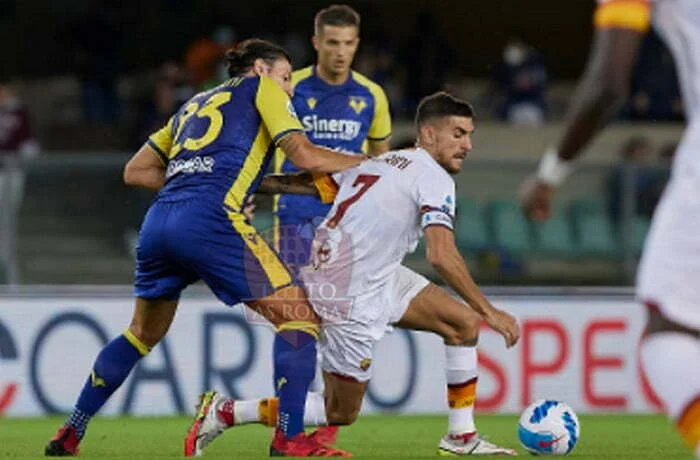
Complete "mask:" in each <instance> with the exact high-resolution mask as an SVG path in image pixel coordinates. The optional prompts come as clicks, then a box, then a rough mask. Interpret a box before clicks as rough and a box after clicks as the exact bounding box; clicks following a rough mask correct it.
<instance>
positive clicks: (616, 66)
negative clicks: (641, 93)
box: [521, 27, 644, 220]
mask: <svg viewBox="0 0 700 460" xmlns="http://www.w3.org/2000/svg"><path fill="white" fill-rule="evenodd" d="M643 37H644V34H643V33H642V32H640V31H637V30H634V29H626V28H617V27H615V28H604V29H597V30H596V32H595V36H594V41H593V50H592V52H591V56H590V57H589V60H588V64H587V65H586V70H585V74H584V77H583V79H582V81H581V83H580V84H579V86H578V88H577V90H576V92H575V94H574V97H573V100H572V102H571V106H570V107H569V113H568V115H567V118H566V127H565V129H564V135H563V136H562V138H561V141H560V142H559V145H558V147H557V149H556V151H555V152H549V153H548V154H546V155H545V157H544V158H543V159H542V163H541V164H540V169H539V172H538V174H537V176H536V177H533V178H529V179H528V180H527V181H526V182H525V183H524V184H523V188H522V190H521V203H522V207H523V210H524V211H525V212H526V214H527V215H528V216H530V217H531V218H534V219H536V220H545V219H547V218H549V217H550V215H551V202H552V199H553V196H554V193H555V191H556V188H557V187H558V186H559V185H560V184H561V183H562V182H563V181H564V179H565V178H566V176H567V175H568V173H569V171H570V169H571V165H570V164H569V162H570V161H572V160H574V159H575V158H577V157H578V156H579V155H580V154H581V153H582V152H583V148H584V147H585V146H586V145H587V144H588V143H589V142H590V141H591V139H593V137H594V136H595V135H596V134H597V133H598V131H599V130H600V129H601V128H602V127H603V125H604V123H605V122H606V121H608V120H609V119H610V118H611V117H612V116H613V115H614V114H615V112H616V111H617V109H618V108H619V107H620V105H621V104H622V103H623V102H624V100H625V98H626V96H627V93H628V91H629V80H630V75H631V72H632V67H633V66H634V63H635V61H636V58H637V52H638V50H639V46H640V44H641V41H642V38H643Z"/></svg>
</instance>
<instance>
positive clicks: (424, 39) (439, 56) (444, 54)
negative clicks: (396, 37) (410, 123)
mask: <svg viewBox="0 0 700 460" xmlns="http://www.w3.org/2000/svg"><path fill="white" fill-rule="evenodd" d="M416 21H417V22H416V26H415V27H414V28H413V35H412V36H410V37H409V38H408V39H407V41H406V43H405V45H404V47H403V50H402V52H401V54H400V55H401V62H402V63H403V67H404V68H405V69H406V97H407V103H406V107H405V112H404V113H405V114H411V113H413V112H414V111H415V108H416V106H417V105H418V101H420V100H421V98H423V97H424V96H425V95H426V94H432V93H434V92H436V91H439V90H440V89H442V85H443V82H444V81H445V77H446V76H447V75H448V74H449V73H450V72H451V71H452V68H453V67H454V62H455V61H454V56H455V53H454V50H453V48H452V46H451V45H450V43H449V42H448V41H447V40H445V39H444V38H443V37H442V36H441V35H440V30H439V29H438V26H437V22H436V21H435V17H434V16H433V14H432V13H431V12H428V11H423V12H421V13H420V14H418V16H417V18H416Z"/></svg>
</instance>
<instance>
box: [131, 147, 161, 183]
mask: <svg viewBox="0 0 700 460" xmlns="http://www.w3.org/2000/svg"><path fill="white" fill-rule="evenodd" d="M124 183H125V184H127V185H132V186H134V187H141V188H146V189H148V190H153V191H158V190H160V189H161V188H162V187H163V184H165V164H163V160H161V159H160V156H158V152H156V151H155V150H154V149H153V147H151V146H150V145H148V144H144V145H143V147H141V148H140V149H139V151H138V152H136V153H135V154H134V156H132V157H131V159H130V160H129V161H128V162H127V163H126V166H125V167H124Z"/></svg>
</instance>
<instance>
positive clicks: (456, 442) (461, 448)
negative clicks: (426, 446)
mask: <svg viewBox="0 0 700 460" xmlns="http://www.w3.org/2000/svg"><path fill="white" fill-rule="evenodd" d="M438 455H447V456H456V455H518V453H517V452H516V451H514V450H513V449H508V448H506V447H501V446H497V445H496V444H493V443H490V442H488V441H487V440H486V439H485V438H483V437H481V435H480V434H479V433H477V432H473V433H463V434H448V435H446V436H445V437H443V438H442V439H441V440H440V444H439V445H438Z"/></svg>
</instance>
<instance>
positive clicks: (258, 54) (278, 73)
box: [45, 40, 362, 457]
mask: <svg viewBox="0 0 700 460" xmlns="http://www.w3.org/2000/svg"><path fill="white" fill-rule="evenodd" d="M228 62H229V74H230V76H231V77H232V78H231V79H230V80H228V81H226V82H224V83H222V84H221V85H219V86H217V87H216V88H214V89H212V90H210V91H207V92H204V93H200V94H197V95H195V96H194V97H193V98H192V99H190V100H189V101H188V102H187V103H185V104H184V105H183V106H182V107H181V108H180V109H179V110H178V111H177V112H176V114H175V115H174V116H173V117H172V118H171V119H170V121H169V122H168V123H167V125H166V126H165V127H164V128H162V129H161V130H159V131H157V132H156V133H155V134H153V135H152V136H151V137H150V138H149V140H148V142H147V143H146V144H144V146H143V147H142V148H141V149H140V150H139V151H138V152H137V153H136V154H135V155H134V156H133V157H132V158H131V160H129V162H128V164H127V165H126V168H125V171H124V180H125V182H126V183H127V184H129V185H134V186H139V187H144V188H148V189H151V190H159V193H158V196H157V197H156V199H155V201H154V202H153V204H152V205H151V207H150V208H149V210H148V213H147V214H146V217H145V219H144V222H143V225H142V227H141V231H140V234H139V245H138V248H137V265H136V280H135V282H134V285H135V294H136V305H135V309H134V314H133V318H132V321H131V324H130V325H129V328H128V329H127V330H126V331H124V333H123V334H122V335H120V336H119V337H117V338H116V339H114V340H113V341H112V342H110V343H109V344H107V346H106V347H105V348H103V349H102V351H101V352H100V354H99V355H98V356H97V359H96V361H95V364H94V366H93V369H92V372H91V374H90V376H89V377H88V379H87V381H86V382H85V385H84V387H83V390H82V392H81V393H80V396H79V398H78V401H77V403H76V405H75V409H74V410H73V412H72V413H71V414H70V417H69V418H68V420H67V421H66V424H65V425H64V426H63V427H62V428H61V429H60V430H59V431H58V433H57V434H56V436H55V437H54V438H53V439H52V440H51V441H50V442H49V444H48V445H47V446H46V449H45V453H46V455H49V456H65V455H77V453H78V444H79V443H80V441H81V439H82V438H83V436H84V434H85V430H86V429H87V424H88V422H89V420H90V418H91V417H92V416H94V415H95V413H96V412H97V411H98V410H99V409H100V408H101V407H102V406H103V405H104V403H105V402H106V401H107V400H108V398H109V397H110V396H111V395H112V394H113V393H114V391H115V390H116V389H117V388H119V386H120V385H121V384H122V383H123V382H124V380H125V379H126V378H127V376H128V375H129V373H130V372H131V370H132V369H133V367H134V366H135V365H136V364H137V363H138V362H139V361H140V360H141V358H143V357H144V356H145V355H147V354H148V353H149V351H150V350H151V349H152V348H153V347H154V346H155V345H156V344H157V343H158V342H159V341H160V340H161V339H162V338H163V337H164V336H165V334H166V332H167V331H168V328H169V327H170V324H171V323H172V321H173V318H174V316H175V311H176V309H177V306H178V300H179V297H180V293H181V292H182V290H183V289H185V288H186V287H187V286H188V285H189V284H192V283H194V282H196V281H198V280H200V279H202V280H203V281H204V282H205V283H206V284H207V285H208V286H209V287H210V288H211V290H212V291H213V292H214V293H215V294H216V296H217V297H218V298H219V299H220V300H221V301H222V302H224V303H225V304H227V305H234V304H236V303H238V302H245V303H246V304H247V305H248V306H249V307H250V308H251V309H253V310H255V311H256V312H257V313H259V314H261V315H262V316H264V317H265V318H266V319H268V320H269V321H270V322H271V323H272V324H273V325H274V326H275V327H276V330H277V334H276V336H275V341H274V352H273V356H274V371H275V375H276V378H277V381H278V382H279V384H278V385H277V386H276V392H277V395H278V397H279V407H280V408H279V412H280V416H279V424H278V425H277V430H276V432H275V436H274V439H273V441H272V444H271V446H270V453H271V454H274V455H280V456H301V457H306V456H339V455H340V456H345V455H346V453H344V452H342V451H338V450H334V449H330V448H326V447H324V446H321V445H320V444H318V443H317V442H315V441H314V440H313V439H311V438H309V437H307V436H306V435H305V434H304V432H303V427H304V425H303V418H304V403H305V400H306V393H307V391H308V387H309V384H310V383H311V381H312V380H313V378H314V375H315V371H316V340H317V336H318V330H319V324H320V319H319V318H318V316H317V315H316V314H315V313H314V312H313V310H312V308H311V306H310V305H309V303H308V301H307V300H306V295H305V293H304V291H303V290H302V289H301V288H300V287H298V286H297V285H296V284H295V281H294V277H293V276H292V274H291V273H290V272H289V271H288V270H287V268H286V267H285V265H284V264H283V263H282V262H281V261H280V259H279V258H278V255H277V254H276V253H275V252H274V251H273V250H272V249H271V248H270V247H269V246H268V245H267V243H266V242H265V241H264V240H263V238H261V237H260V236H258V234H257V233H256V231H255V229H254V228H253V227H252V226H251V225H250V224H249V222H248V220H247V219H246V218H245V217H244V215H243V213H242V209H243V205H244V203H245V202H246V199H247V197H248V196H249V195H250V194H252V193H254V192H255V189H256V188H257V187H258V185H259V183H260V180H261V179H262V175H263V174H264V171H265V169H266V166H267V164H268V163H269V162H270V161H271V159H272V155H273V152H274V148H275V146H277V147H279V148H281V149H282V150H283V151H284V152H285V154H286V155H287V156H288V158H289V159H290V160H291V161H293V162H294V163H295V164H296V165H298V166H299V167H301V168H304V169H308V170H315V171H317V172H336V171H340V170H342V169H344V168H347V167H351V166H354V165H357V164H359V163H360V162H361V161H362V159H360V158H357V157H349V156H347V155H341V154H338V153H336V152H333V151H331V150H328V149H324V148H320V147H316V146H314V145H313V144H311V142H310V141H309V140H308V138H307V137H306V136H305V135H304V133H303V127H302V126H301V123H300V122H299V120H298V119H297V117H296V115H295V113H294V110H293V107H292V105H291V101H290V99H289V97H288V94H291V87H290V77H291V69H292V68H291V62H290V59H289V56H288V55H287V53H286V52H285V50H284V49H282V48H281V47H279V46H277V45H274V44H272V43H270V42H266V41H263V40H248V41H246V42H244V43H242V44H241V45H240V46H239V47H238V48H237V50H236V51H235V52H231V53H229V55H228ZM285 93H286V94H285ZM186 453H187V452H186Z"/></svg>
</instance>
